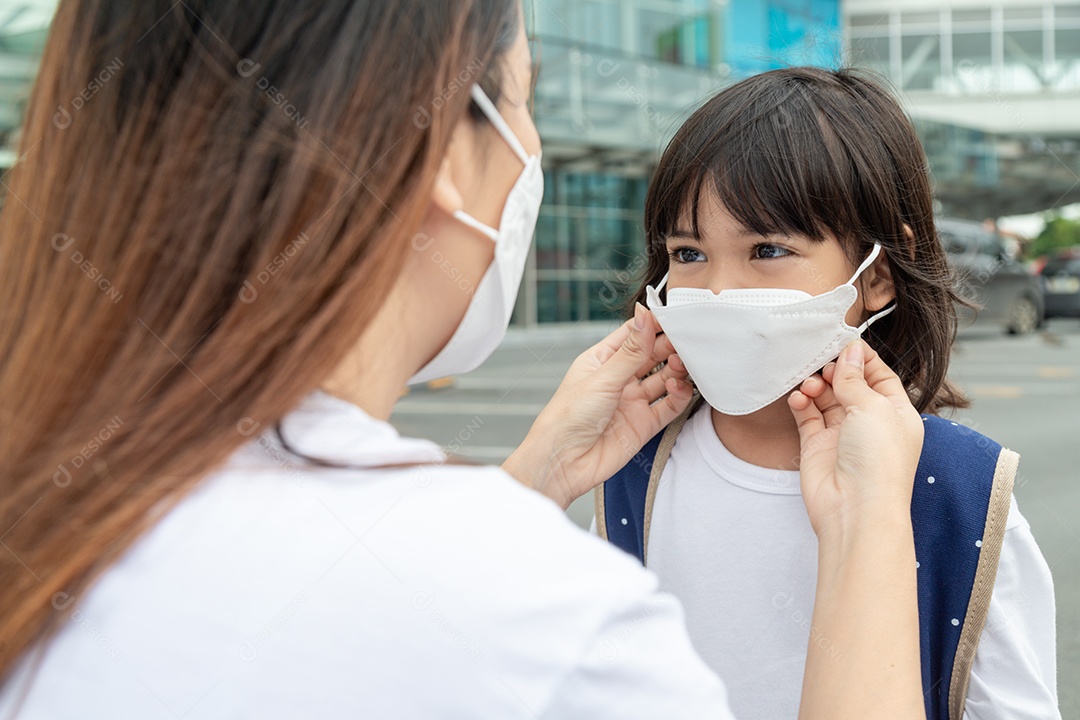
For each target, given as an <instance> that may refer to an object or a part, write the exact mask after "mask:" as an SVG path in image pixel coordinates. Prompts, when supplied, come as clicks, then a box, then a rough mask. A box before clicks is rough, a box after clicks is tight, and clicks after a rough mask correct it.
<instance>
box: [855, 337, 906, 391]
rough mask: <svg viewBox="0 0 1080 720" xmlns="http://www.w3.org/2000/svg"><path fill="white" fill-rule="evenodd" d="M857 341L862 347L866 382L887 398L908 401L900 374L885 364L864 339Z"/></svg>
mask: <svg viewBox="0 0 1080 720" xmlns="http://www.w3.org/2000/svg"><path fill="white" fill-rule="evenodd" d="M859 343H860V344H861V345H862V348H863V357H864V363H865V369H864V371H863V374H864V376H865V378H866V384H867V385H869V386H870V387H871V388H873V389H874V392H877V393H878V394H880V395H884V396H885V397H888V398H903V400H904V401H905V402H908V394H907V390H906V389H905V388H904V383H903V381H901V380H900V376H899V375H897V374H896V373H895V372H893V369H892V368H890V367H889V366H888V365H886V364H885V361H884V360H882V359H881V356H880V355H878V354H877V352H876V351H875V350H874V349H873V348H872V347H870V346H869V345H868V344H867V343H866V341H865V340H860V341H859Z"/></svg>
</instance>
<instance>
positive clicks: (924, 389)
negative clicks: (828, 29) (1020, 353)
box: [632, 67, 969, 413]
mask: <svg viewBox="0 0 1080 720" xmlns="http://www.w3.org/2000/svg"><path fill="white" fill-rule="evenodd" d="M703 191H704V192H711V193H715V194H716V197H717V199H718V200H719V202H720V203H721V204H722V205H723V206H724V207H725V208H726V209H727V210H728V211H729V212H730V213H731V215H732V216H733V217H734V218H735V219H737V220H738V221H739V222H740V223H742V224H743V225H744V226H745V227H747V228H748V229H750V230H752V231H754V232H757V233H761V234H762V235H767V234H773V233H777V234H786V235H805V236H807V237H809V238H811V239H814V240H817V241H820V242H823V241H825V240H826V239H827V238H828V237H829V235H832V236H834V237H836V238H837V239H838V240H839V242H840V244H841V246H842V247H843V249H844V253H845V255H846V256H847V258H848V260H849V262H850V263H851V265H852V266H853V267H854V266H855V265H858V264H859V262H861V261H862V260H863V259H864V258H865V257H866V256H867V255H868V254H869V252H870V250H871V248H872V247H873V244H874V243H879V244H880V245H881V247H882V250H883V255H884V257H885V258H886V261H887V262H888V263H889V269H890V270H891V272H892V278H893V282H894V283H895V286H896V310H895V311H893V312H892V313H891V314H890V315H887V316H886V317H884V318H882V319H881V320H880V321H878V322H876V323H874V324H873V325H872V326H870V328H869V329H868V330H867V331H866V333H865V335H864V337H865V338H866V340H867V342H869V343H870V345H871V346H872V347H874V348H875V349H876V350H877V351H878V353H879V354H880V355H881V357H882V358H883V359H884V361H885V362H886V363H887V364H888V365H889V366H890V367H891V368H892V369H893V370H895V371H896V373H897V374H898V375H899V376H900V379H901V380H902V381H903V383H904V386H905V387H906V388H907V389H908V393H909V395H910V396H911V400H912V402H913V403H914V405H915V407H916V408H918V410H919V411H920V412H931V413H933V412H937V411H939V410H941V409H942V408H948V407H952V408H962V407H967V406H968V404H969V403H968V400H967V398H966V397H964V395H963V393H962V392H961V391H960V390H959V389H957V388H956V387H954V386H953V385H952V384H951V383H950V382H949V381H948V380H947V379H946V373H947V371H948V366H949V352H950V349H951V346H952V343H953V340H954V339H955V337H956V327H957V314H956V304H958V303H959V304H963V305H967V303H966V302H965V301H964V300H962V299H961V298H960V297H959V295H958V294H957V291H956V284H955V283H956V281H955V277H954V274H953V272H952V270H951V269H950V266H949V265H948V263H947V261H946V256H945V253H944V250H943V249H942V246H941V243H940V242H939V240H938V235H937V230H936V229H935V225H934V215H933V207H932V199H931V188H930V175H929V169H928V166H927V161H926V156H925V154H924V153H923V149H922V144H921V143H920V142H919V138H918V136H917V135H916V133H915V129H914V128H913V127H912V125H911V122H910V121H909V120H908V119H907V117H906V115H905V114H904V111H903V109H902V108H901V107H900V105H899V104H898V102H897V101H896V99H895V98H894V97H893V96H892V95H891V94H890V93H889V92H888V91H887V90H885V88H884V87H883V86H882V85H881V84H879V83H878V82H877V81H875V80H874V79H872V78H871V77H869V76H868V75H867V74H864V73H862V72H860V71H856V70H852V69H841V70H835V71H833V70H824V69H821V68H812V67H799V68H786V69H782V70H774V71H771V72H767V73H763V74H761V75H755V76H754V77H751V78H749V79H747V80H743V81H742V82H739V83H737V84H735V85H732V86H731V87H729V88H726V89H725V90H723V91H722V92H720V93H719V94H717V95H716V96H715V97H713V98H712V99H710V100H709V101H708V102H707V103H705V105H703V106H702V107H701V108H699V109H698V110H697V111H696V112H695V113H694V114H693V115H692V116H691V117H690V119H689V120H687V122H686V123H685V124H684V125H683V126H682V127H681V128H679V131H678V132H677V133H676V134H675V137H674V138H673V139H672V141H671V143H670V144H669V145H668V147H667V149H666V150H665V152H664V155H663V157H662V158H661V160H660V164H659V166H658V167H657V170H656V174H655V176H654V177H653V180H652V183H651V184H650V186H649V191H648V195H647V196H646V199H645V238H646V247H647V266H646V270H645V276H644V278H643V280H642V284H641V287H640V288H639V289H638V291H637V292H636V293H635V294H634V297H633V299H632V303H633V302H641V303H644V302H645V287H646V286H647V285H654V286H655V285H656V284H657V283H658V282H659V281H660V279H661V278H662V277H663V276H664V273H666V272H667V269H668V256H667V252H666V250H665V241H666V238H667V236H668V235H669V234H670V233H671V232H672V231H673V230H674V229H675V228H676V226H677V224H678V222H679V218H680V216H682V215H684V213H689V216H690V221H691V222H692V224H693V232H694V233H695V234H697V233H698V231H699V218H698V212H699V205H700V203H701V201H702V192H703ZM905 225H906V226H908V227H910V228H911V235H910V236H909V235H908V234H907V233H906V232H905Z"/></svg>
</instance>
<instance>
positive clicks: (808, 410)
mask: <svg viewBox="0 0 1080 720" xmlns="http://www.w3.org/2000/svg"><path fill="white" fill-rule="evenodd" d="M788 405H789V407H790V408H791V411H792V413H793V414H794V416H795V420H796V421H797V422H798V424H799V437H800V442H801V461H800V467H799V474H800V477H801V482H802V495H803V501H804V502H805V504H806V511H807V513H808V514H809V516H810V523H811V525H812V526H813V528H814V532H816V533H817V536H818V578H817V592H816V597H815V599H814V615H813V619H812V620H811V626H810V642H809V644H808V647H807V655H806V669H805V672H804V673H803V692H802V702H801V703H800V706H799V718H800V719H801V720H809V719H811V718H813V719H814V720H817V718H829V720H847V719H851V720H855V719H856V718H857V719H858V720H871V719H876V718H881V719H882V720H884V719H885V718H888V719H889V720H899V719H904V720H925V719H926V712H925V709H924V704H923V694H922V693H923V687H922V671H921V663H920V655H919V612H918V600H917V581H916V573H915V566H916V563H915V543H914V536H913V533H912V525H911V492H912V487H913V484H914V481H915V472H916V468H917V467H918V462H919V456H920V454H921V452H922V440H923V424H922V420H921V419H920V418H919V413H918V412H917V411H916V410H915V408H914V407H913V406H912V404H911V400H910V399H909V398H908V395H907V392H905V390H904V386H903V383H902V382H901V381H900V378H898V377H897V376H896V373H894V372H893V371H892V370H890V369H889V367H888V366H886V365H885V363H884V362H883V361H882V360H881V358H880V357H878V355H877V354H876V353H875V352H874V351H873V350H872V349H871V348H870V347H869V346H868V345H866V344H865V343H864V342H863V341H861V340H859V341H857V342H855V343H852V344H851V345H849V346H848V347H847V348H845V350H844V351H843V352H842V353H841V354H840V358H839V359H838V361H837V363H836V364H835V365H832V364H830V365H829V366H826V368H825V369H824V371H823V372H822V374H821V375H815V376H814V377H812V378H809V379H807V380H806V381H805V382H804V383H803V384H802V386H801V387H800V389H799V390H797V391H795V392H793V393H792V394H791V396H790V397H789V398H788ZM928 690H929V688H928Z"/></svg>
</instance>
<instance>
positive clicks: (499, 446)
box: [392, 319, 1080, 719]
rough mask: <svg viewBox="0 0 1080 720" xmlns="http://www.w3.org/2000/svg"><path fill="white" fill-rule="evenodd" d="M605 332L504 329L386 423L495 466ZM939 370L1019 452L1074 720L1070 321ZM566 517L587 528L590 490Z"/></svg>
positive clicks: (1075, 408) (974, 349) (1078, 393)
mask: <svg viewBox="0 0 1080 720" xmlns="http://www.w3.org/2000/svg"><path fill="white" fill-rule="evenodd" d="M609 329H611V326H601V325H572V326H555V327H543V328H541V329H539V330H533V331H516V330H512V331H511V332H510V333H509V335H508V336H507V339H506V341H505V342H504V343H503V345H502V346H501V347H500V348H499V349H498V350H497V351H496V353H495V354H494V355H493V356H492V357H491V359H489V360H488V361H487V362H486V363H485V364H484V365H483V366H481V367H480V368H478V369H477V370H475V371H474V372H472V373H470V374H468V375H465V376H462V377H459V378H456V379H455V381H454V384H453V385H451V386H450V387H447V388H443V389H439V390H428V389H426V388H414V389H413V390H412V392H410V394H409V395H408V396H407V397H405V398H403V399H402V400H401V401H400V402H399V403H398V406H397V408H396V410H395V413H394V416H393V419H392V421H393V423H394V424H395V425H396V426H397V427H398V428H399V429H400V430H401V432H402V433H404V434H407V435H414V436H417V437H425V438H429V439H431V440H433V441H435V442H437V443H439V444H440V445H443V446H444V447H447V448H448V449H450V450H452V451H454V452H455V453H456V454H458V455H461V456H464V457H468V458H472V459H475V460H478V461H480V462H485V463H495V464H497V463H500V462H501V461H502V460H504V459H505V458H506V457H507V456H508V455H509V454H510V452H511V451H512V450H513V449H514V448H515V447H516V446H517V444H518V443H519V442H520V441H521V440H522V438H524V437H525V434H526V432H528V429H529V426H530V425H531V424H532V421H533V419H534V418H535V417H536V415H537V413H539V412H540V410H541V408H543V406H544V404H545V403H546V402H547V401H548V400H549V399H550V398H551V396H552V394H553V393H554V392H555V388H556V387H557V386H558V384H559V382H560V381H561V380H562V377H563V373H564V372H565V371H566V368H567V367H568V366H569V365H570V363H571V362H572V361H573V359H574V358H575V357H576V356H577V355H578V354H579V353H580V352H582V351H583V350H584V349H586V348H587V347H589V346H590V345H591V344H593V343H595V342H597V341H598V340H600V339H601V338H602V337H603V336H604V335H605V334H606V332H607V331H608V330H609ZM950 374H951V377H952V378H953V379H954V380H955V381H956V382H957V383H959V384H960V386H961V387H962V388H963V389H964V390H966V391H967V392H968V393H969V395H970V396H971V398H972V400H973V406H972V407H971V408H969V409H966V410H961V411H958V412H956V413H955V414H954V415H953V417H954V419H957V420H958V421H959V422H962V423H963V424H965V425H968V426H970V427H972V428H974V429H975V430H977V431H979V432H981V433H983V434H984V435H988V436H990V437H992V438H994V439H995V440H997V441H998V442H1000V443H1001V444H1002V445H1005V446H1006V447H1010V448H1012V449H1013V450H1016V451H1017V452H1019V453H1020V455H1021V458H1022V459H1021V462H1020V471H1019V473H1018V476H1017V487H1016V498H1017V502H1018V504H1019V506H1020V509H1021V511H1022V512H1023V514H1024V515H1025V517H1027V519H1028V521H1029V522H1030V523H1031V527H1032V531H1033V533H1034V535H1035V538H1036V540H1037V541H1038V542H1039V546H1040V547H1041V548H1042V551H1043V554H1044V555H1045V556H1046V560H1047V562H1048V563H1049V564H1050V567H1051V570H1052V572H1053V575H1054V583H1055V592H1056V595H1057V606H1058V656H1059V659H1058V686H1059V691H1060V694H1061V709H1062V716H1063V717H1064V718H1076V719H1080V322H1078V321H1076V320H1072V319H1070V320H1053V321H1050V322H1049V323H1048V324H1047V326H1046V327H1045V328H1044V329H1043V331H1042V332H1039V333H1037V334H1034V335H1029V336H1026V337H1010V336H1007V335H1005V334H1003V333H1001V332H999V331H997V330H983V329H978V330H968V331H965V332H962V333H961V336H960V338H959V340H958V341H957V344H956V348H955V352H954V356H953V362H952V366H951V368H950ZM569 515H570V516H571V518H572V519H573V520H574V521H575V522H576V523H578V524H579V525H581V526H583V527H588V524H589V521H590V520H591V518H592V499H591V497H585V498H582V499H580V500H578V501H577V502H576V503H574V505H573V506H571V508H570V510H569Z"/></svg>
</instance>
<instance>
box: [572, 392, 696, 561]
mask: <svg viewBox="0 0 1080 720" xmlns="http://www.w3.org/2000/svg"><path fill="white" fill-rule="evenodd" d="M700 404H701V396H700V395H698V396H697V397H695V398H693V399H692V400H690V405H688V406H687V408H686V410H683V411H682V413H681V414H680V415H679V416H678V417H677V418H675V419H674V420H672V421H671V424H670V425H668V426H667V428H666V429H665V430H664V434H663V436H662V437H661V438H660V445H659V446H658V447H657V449H656V457H655V458H654V459H653V465H652V470H651V472H650V473H649V486H648V489H647V490H646V494H645V527H644V528H643V531H642V533H643V535H644V539H645V552H646V555H647V553H648V548H649V545H648V543H649V519H650V518H651V517H652V508H653V500H655V498H656V486H657V484H658V483H659V482H660V474H661V473H662V472H663V471H664V465H666V464H667V460H668V457H670V455H671V448H672V447H674V445H675V438H676V437H677V436H678V435H679V430H681V429H682V426H683V425H684V424H685V423H686V420H687V418H689V417H690V416H691V415H693V414H694V410H696V409H697V407H698V406H699V405H700ZM593 513H594V514H595V515H596V534H597V535H599V536H600V537H601V538H603V539H604V540H607V539H608V536H607V513H606V512H605V511H604V484H603V483H601V484H599V485H597V486H596V487H595V488H593Z"/></svg>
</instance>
